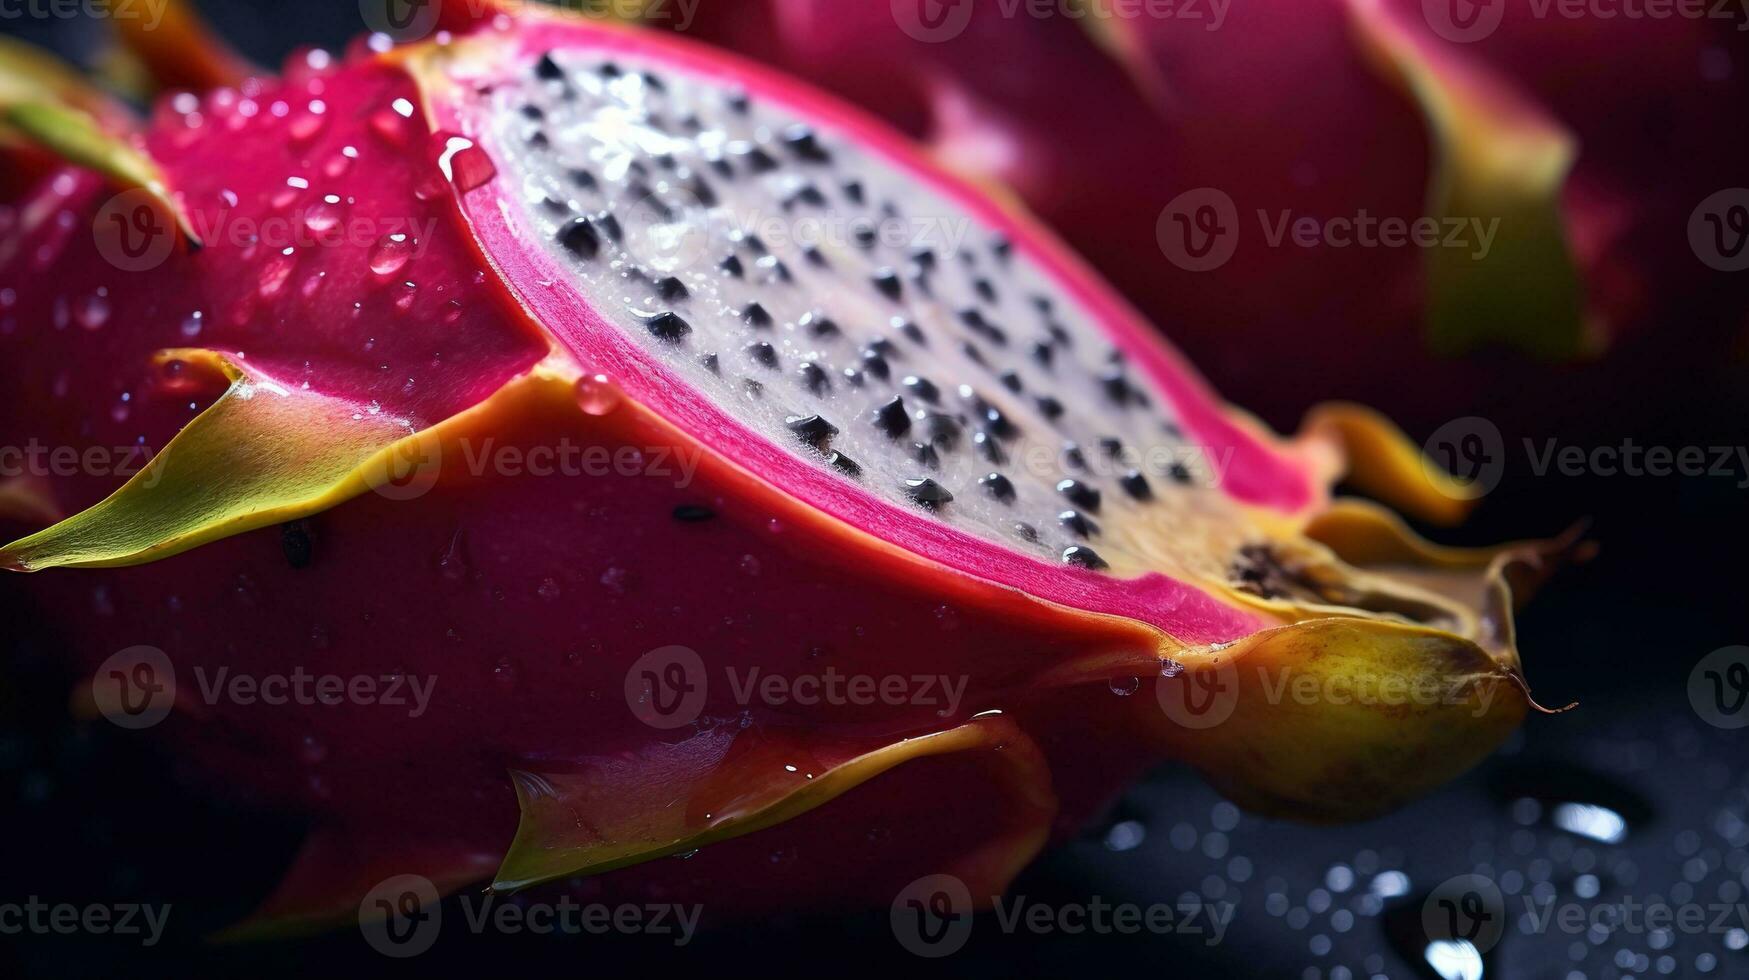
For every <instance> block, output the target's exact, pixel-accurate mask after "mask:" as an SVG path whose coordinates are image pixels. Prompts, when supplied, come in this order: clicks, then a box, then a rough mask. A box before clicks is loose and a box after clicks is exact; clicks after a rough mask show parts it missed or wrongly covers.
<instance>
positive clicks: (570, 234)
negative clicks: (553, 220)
mask: <svg viewBox="0 0 1749 980" xmlns="http://www.w3.org/2000/svg"><path fill="white" fill-rule="evenodd" d="M559 244H560V245H563V246H565V250H566V251H568V252H570V253H571V254H573V255H576V256H578V257H580V258H585V259H592V258H595V257H596V256H597V255H599V254H601V233H600V232H598V231H596V230H595V225H594V223H593V222H591V221H590V220H589V219H588V218H572V219H571V220H570V221H567V222H565V223H564V224H563V225H561V226H559Z"/></svg>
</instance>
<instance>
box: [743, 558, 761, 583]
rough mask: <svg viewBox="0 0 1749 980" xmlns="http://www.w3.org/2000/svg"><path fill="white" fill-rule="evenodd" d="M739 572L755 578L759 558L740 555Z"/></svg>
mask: <svg viewBox="0 0 1749 980" xmlns="http://www.w3.org/2000/svg"><path fill="white" fill-rule="evenodd" d="M741 574H743V575H747V576H750V577H754V578H757V577H758V576H759V559H757V558H755V557H753V556H752V555H742V556H741Z"/></svg>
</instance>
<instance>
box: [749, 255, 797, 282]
mask: <svg viewBox="0 0 1749 980" xmlns="http://www.w3.org/2000/svg"><path fill="white" fill-rule="evenodd" d="M753 264H754V265H756V266H758V267H759V268H760V269H761V270H763V271H765V272H767V273H770V275H769V276H768V281H772V282H790V281H791V280H793V279H794V278H795V277H794V276H792V275H790V271H789V266H787V265H784V264H783V260H782V259H780V258H778V257H777V256H775V255H767V256H764V257H762V258H760V259H759V260H758V261H757V262H755V263H753Z"/></svg>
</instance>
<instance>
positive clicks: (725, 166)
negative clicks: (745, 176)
mask: <svg viewBox="0 0 1749 980" xmlns="http://www.w3.org/2000/svg"><path fill="white" fill-rule="evenodd" d="M708 162H709V163H710V165H711V169H712V170H715V171H716V172H717V175H718V176H720V177H733V176H735V165H734V164H732V163H730V162H729V161H728V160H727V159H725V158H723V157H711V158H710V160H709V161H708Z"/></svg>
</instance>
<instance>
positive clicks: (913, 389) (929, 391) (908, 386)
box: [899, 374, 941, 405]
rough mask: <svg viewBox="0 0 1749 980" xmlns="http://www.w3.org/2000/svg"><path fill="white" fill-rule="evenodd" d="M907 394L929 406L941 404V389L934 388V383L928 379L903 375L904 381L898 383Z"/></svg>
mask: <svg viewBox="0 0 1749 980" xmlns="http://www.w3.org/2000/svg"><path fill="white" fill-rule="evenodd" d="M899 384H900V385H901V386H902V387H904V389H905V391H906V392H907V393H909V394H912V395H916V396H917V397H918V398H921V399H923V400H924V401H926V402H928V403H929V404H931V405H939V404H941V389H940V388H937V387H935V382H933V381H931V380H929V379H928V378H920V377H918V376H917V375H915V374H907V375H905V380H903V381H901V382H899Z"/></svg>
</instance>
